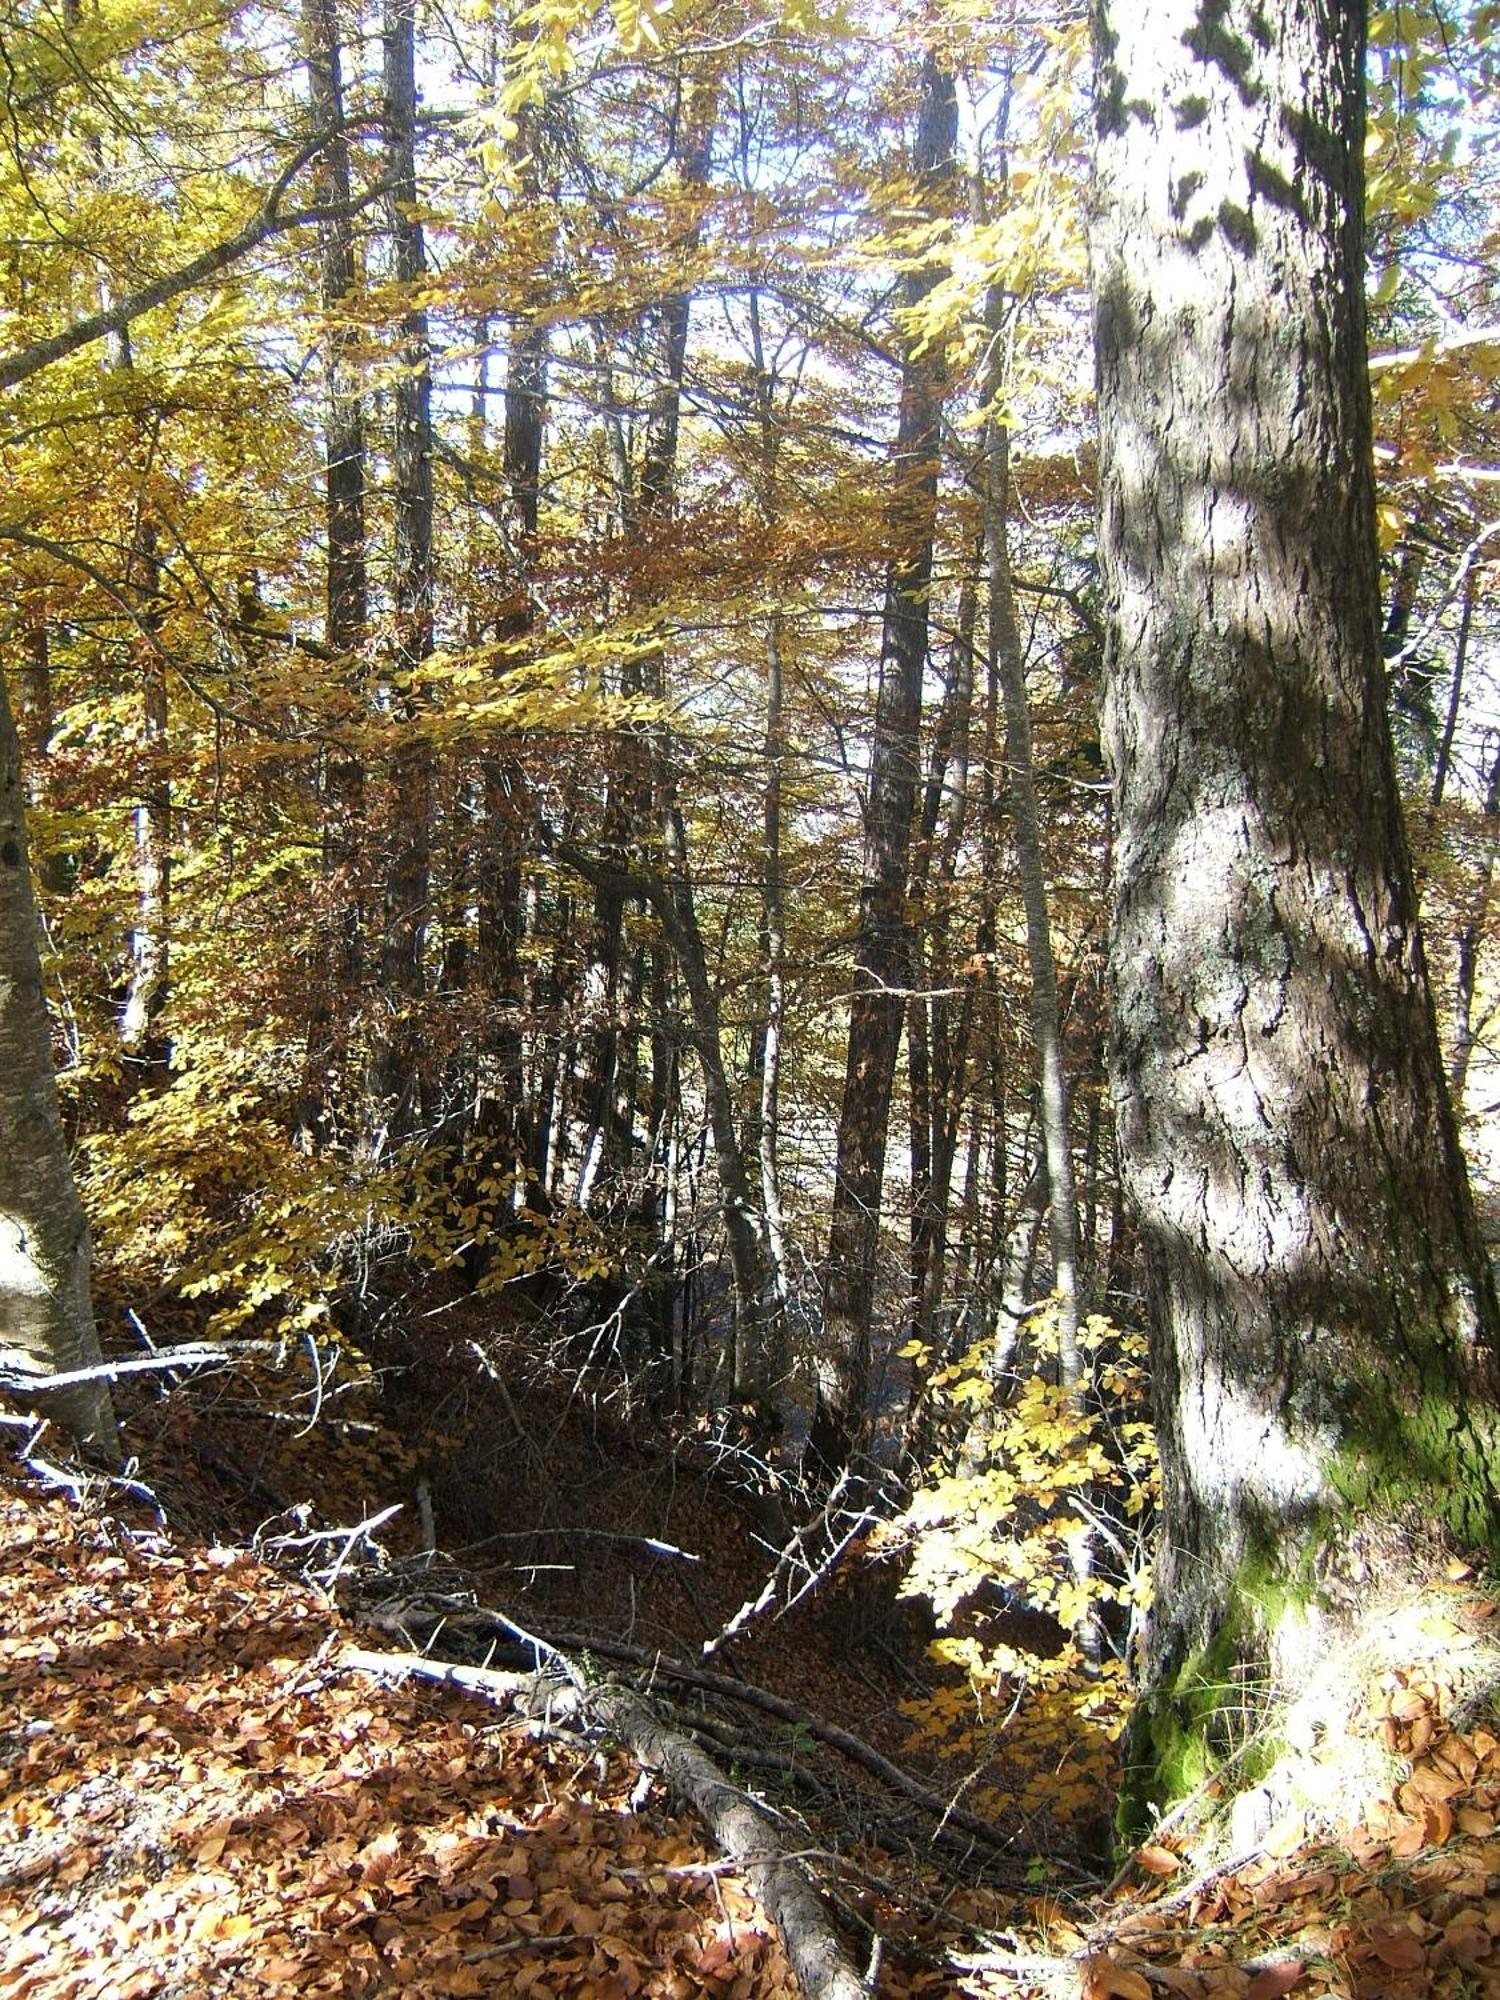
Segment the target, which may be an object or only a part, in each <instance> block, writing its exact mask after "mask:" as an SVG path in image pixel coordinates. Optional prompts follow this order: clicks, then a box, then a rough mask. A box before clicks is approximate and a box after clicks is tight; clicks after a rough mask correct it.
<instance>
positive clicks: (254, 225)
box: [0, 120, 393, 389]
mask: <svg viewBox="0 0 1500 2000" xmlns="http://www.w3.org/2000/svg"><path fill="white" fill-rule="evenodd" d="M360 122H362V123H369V122H371V121H369V120H364V121H360ZM347 129H348V128H347V126H340V127H338V128H337V129H336V130H334V131H329V132H319V133H318V134H317V135H316V136H315V137H314V138H311V139H308V140H306V141H304V143H303V144H302V145H300V146H299V147H298V148H297V150H296V152H295V153H294V154H293V155H292V157H291V159H290V160H288V161H287V163H286V165H285V166H284V167H283V168H282V170H281V172H280V173H279V174H278V175H277V176H276V178H275V180H274V181H273V182H272V183H271V186H270V190H269V191H268V193H267V195H266V198H265V200H264V201H263V202H262V203H261V205H260V208H259V209H258V210H257V212H256V213H255V215H254V216H252V217H251V219H250V221H249V222H247V223H246V224H245V226H244V228H243V229H240V230H237V231H236V232H235V234H234V235H233V236H226V237H225V238H224V239H223V241H222V242H220V243H215V244H212V245H210V247H209V248H208V249H207V250H203V251H200V252H199V254H198V255H197V256H196V257H192V258H189V260H188V262H187V263H186V264H179V265H178V267H177V269H176V270H175V271H164V272H163V273H162V274H161V276H160V277H157V278H152V279H151V280H150V282H149V283H148V284H144V285H141V286H139V287H138V288H137V289H136V290H135V291H133V292H130V293H128V294H127V295H126V296H125V297H124V298H122V299H116V300H114V301H113V302H112V303H111V304H109V305H107V306H103V307H101V308H100V310H99V311H98V312H95V313H88V314H86V315H85V317H84V318H82V319H78V320H74V322H73V324H72V325H71V326H65V327H63V328H62V329H61V331H60V332H58V333H51V334H48V335H47V336H46V337H45V338H44V339H42V340H34V341H32V342H31V343H30V345H29V346H26V347H20V348H17V349H16V351H15V352H14V353H13V354H7V355H4V356H0V389H13V388H15V387H16V385H17V384H18V383H21V382H24V381H26V380H27V379H28V378H29V377H30V376H32V375H37V374H40V372H41V371H42V369H44V368H50V367H51V366H52V364H53V362H55V361H62V360H64V359H66V357H67V356H68V355H70V354H76V353H77V352H78V350H79V348H81V347H89V346H91V345H92V344H93V343H94V341H96V340H103V339H104V338H105V337H106V335H108V334H111V333H119V332H121V331H122V330H123V329H124V328H125V327H127V326H129V325H130V323H131V321H132V320H134V319H138V318H139V317H140V315H141V314H142V313H145V312H150V311H151V310H152V309H153V307H155V306H163V305H166V304H167V302H168V301H169V300H171V299H175V298H178V297H179V296H180V295H181V294H182V293H183V292H190V291H192V290H193V288H194V286H196V285H201V284H202V283H203V282H204V280H205V279H207V278H216V277H217V276H218V275H219V273H220V272H221V271H227V270H228V269H229V268H230V266H231V265H233V264H237V263H238V262H239V261H240V259H241V258H242V257H245V256H248V254H249V253H250V252H251V251H252V250H255V249H258V248H259V246H260V245H261V244H262V243H265V242H267V241H268V240H269V239H270V238H271V237H273V236H280V235H283V234H284V233H285V232H286V231H287V230H289V229H301V228H303V227H305V226H306V225H308V224H310V223H316V222H328V221H332V220H333V219H334V218H335V217H338V216H345V215H357V214H358V213H359V212H360V210H361V209H364V208H367V207H368V206H369V205H370V203H371V202H373V201H378V200H380V199H381V198H382V197H383V196H385V195H387V194H389V193H390V192H391V188H392V186H393V183H392V182H391V181H390V180H389V179H388V178H386V179H382V180H379V181H376V182H375V183H374V185H373V186H371V187H368V188H366V189H365V190H364V191H363V193H361V194H358V195H355V196H353V197H352V198H351V199H350V200H349V201H339V202H320V203H316V204H314V205H313V206H312V207H310V208H299V209H294V210H293V211H292V212H291V213H290V214H283V213H282V209H281V204H282V201H283V199H284V198H285V196H286V192H287V189H288V188H289V187H290V186H291V184H292V182H293V181H294V180H295V179H296V178H297V176H298V174H300V173H301V172H302V170H303V168H304V167H306V166H308V165H309V164H310V162H311V161H313V160H314V159H316V157H317V156H318V154H319V153H321V152H322V150H323V148H324V147H325V146H327V145H329V144H331V142H332V141H333V140H334V139H335V138H337V137H339V136H340V135H341V134H342V133H343V132H344V131H345V130H347Z"/></svg>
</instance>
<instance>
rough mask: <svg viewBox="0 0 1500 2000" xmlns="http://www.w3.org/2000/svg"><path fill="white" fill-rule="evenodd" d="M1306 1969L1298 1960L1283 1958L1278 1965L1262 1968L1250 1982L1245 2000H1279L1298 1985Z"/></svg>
mask: <svg viewBox="0 0 1500 2000" xmlns="http://www.w3.org/2000/svg"><path fill="white" fill-rule="evenodd" d="M1306 1970H1307V1967H1306V1966H1305V1965H1304V1964H1303V1963H1302V1961H1301V1959H1298V1958H1284V1959H1282V1961H1281V1962H1280V1964H1279V1965H1266V1966H1262V1967H1261V1969H1260V1971H1259V1972H1257V1973H1256V1975H1255V1977H1254V1978H1253V1979H1252V1980H1251V1981H1250V1991H1249V1992H1248V1993H1247V1994H1246V1996H1245V2000H1280V1996H1281V1995H1282V1994H1283V1993H1290V1992H1291V1990H1292V1988H1293V1987H1294V1986H1296V1985H1298V1984H1299V1983H1300V1981H1301V1979H1302V1975H1303V1974H1304V1973H1305V1972H1306Z"/></svg>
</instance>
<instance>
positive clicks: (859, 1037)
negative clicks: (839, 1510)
mask: <svg viewBox="0 0 1500 2000" xmlns="http://www.w3.org/2000/svg"><path fill="white" fill-rule="evenodd" d="M957 142H958V101H957V98H956V96H955V94H954V89H953V79H952V77H951V76H949V75H948V74H947V73H946V72H945V71H944V70H942V69H941V68H939V66H938V64H937V62H936V61H935V60H934V59H933V58H932V57H931V56H929V57H928V58H927V60H926V62H925V63H924V64H923V69H922V104H921V110H920V112H919V114H918V121H917V139H916V148H915V159H914V166H915V178H916V182H917V187H918V190H919V192H920V193H921V194H922V195H923V197H924V198H925V203H926V205H927V206H928V207H929V208H930V209H931V210H932V211H933V212H936V211H937V210H938V208H939V205H940V201H941V198H942V194H943V190H944V187H945V185H946V184H947V183H948V182H950V181H951V179H952V176H953V165H954V149H955V147H956V145H957ZM936 276H937V273H936V271H935V270H931V271H928V270H919V271H916V272H913V273H912V274H911V275H910V276H909V277H908V278H907V280H906V282H905V288H904V289H905V298H904V301H903V303H904V304H905V305H907V306H908V307H911V306H915V305H918V304H920V302H921V301H922V299H923V298H924V297H925V296H926V295H927V293H928V292H929V291H930V290H931V289H932V286H933V284H934V282H935V281H936ZM941 369H942V364H941V361H940V359H939V357H938V356H936V355H935V354H933V353H928V354H925V355H922V356H918V355H916V354H912V355H911V357H910V358H909V359H908V360H907V362H906V364H905V366H904V368H903V370H902V378H901V406H900V411H899V414H898V417H897V426H896V452H895V474H896V479H897V482H898V485H897V492H896V499H895V503H894V505H893V507H892V510H891V560H890V564H889V566H888V568H887V572H886V587H885V613H884V624H883V630H882V637H881V650H880V686H879V692H878V695H877V697H876V704H875V728H874V734H873V737H872V741H871V745H870V779H869V787H868V790H867V793H866V798H865V856H864V869H863V880H862V883H861V886H860V904H859V930H858V935H857V937H856V940H855V947H854V964H855V978H856V992H855V997H854V1000H853V1002H852V1004H851V1006H850V1010H849V1055H848V1062H847V1065H846V1069H845V1076H844V1095H843V1101H842V1105H841V1107H840V1111H839V1135H838V1158H837V1165H836V1168H835V1177H834V1191H833V1220H832V1224H831V1226H830V1229H829V1236H828V1274H827V1279H826V1283H825V1288H824V1306H823V1338H822V1342H821V1345H820V1348H819V1352H818V1355H817V1362H816V1373H817V1402H816V1406H815V1408H814V1411H813V1420H812V1428H811V1431H810V1434H809V1438H808V1456H809V1460H810V1462H811V1463H812V1465H813V1466H814V1467H816V1468H819V1469H820V1470H822V1471H824V1472H826V1473H829V1474H833V1473H837V1472H838V1471H840V1470H841V1469H842V1468H843V1466H844V1465H845V1464H846V1463H847V1461H848V1459H849V1455H850V1452H851V1450H852V1448H853V1446H854V1443H855V1440H856V1438H857V1436H858V1433H859V1430H860V1428H861V1426H862V1425H863V1423H864V1420H865V1415H866V1412H865V1401H866V1395H867V1390H868V1378H869V1372H870V1315H871V1312H872V1310H873V1307H874V1301H875V1270H876V1261H877V1251H878V1248H879V1242H880V1199H881V1189H882V1186H883V1184H884V1180H885V1151H886V1141H887V1138H888V1136H889V1130H890V1111H891V1092H892V1086H893V1083H894V1080H895V1074H896V1057H897V1054H898V1052H899V1050H900V1046H901V1022H902V1017H903V1015H904V1014H905V1012H906V998H905V990H904V989H905V987H906V983H907V977H908V973H909V969H910V963H911V959H910V941H909V937H908V934H907V926H906V886H907V884H906V878H907V868H908V863H909V860H910V854H911V834H912V821H913V817H914V814H915V810H916V795H917V785H918V780H919V777H920V765H919V736H920V731H921V720H922V674H923V670H924V668H925V666H926V664H927V600H928V593H929V589H930V587H931V583H932V541H933V529H934V523H935V519H936V510H937V486H938V456H939V443H938V419H939V416H940V414H941V408H942V373H941Z"/></svg>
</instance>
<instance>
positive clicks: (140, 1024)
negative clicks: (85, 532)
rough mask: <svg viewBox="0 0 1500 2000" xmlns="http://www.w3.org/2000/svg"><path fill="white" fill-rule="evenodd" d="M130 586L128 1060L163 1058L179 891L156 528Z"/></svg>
mask: <svg viewBox="0 0 1500 2000" xmlns="http://www.w3.org/2000/svg"><path fill="white" fill-rule="evenodd" d="M132 572H133V574H132V576H131V579H130V589H131V593H132V595H133V596H134V597H135V599H136V602H137V604H138V605H139V612H138V616H139V620H140V636H139V638H138V640H137V642H136V644H135V646H134V647H133V648H132V653H133V657H134V659H135V661H136V664H137V666H138V668H139V671H140V676H141V763H142V782H141V792H142V797H141V800H140V803H139V804H138V805H137V806H136V809H135V815H134V817H135V924H134V927H133V928H132V930H131V933H130V977H129V981H128V983H127V986H126V992H125V1005H124V1008H123V1009H122V1011H121V1015H120V1040H121V1042H122V1044H123V1046H124V1048H125V1051H126V1053H127V1054H128V1055H132V1056H135V1057H136V1058H138V1059H140V1060H149V1061H164V1060H165V1058H166V1056H167V1053H168V1051H167V1047H166V1044H165V1043H164V1042H163V1041H162V1040H161V1038H160V1036H159V1035H158V1034H157V1033H156V1023H157V1018H158V1016H159V1015H160V1013H161V1010H162V1008H163V1007H164V1006H165V1005H166V1001H167V979H168V973H169V969H170V968H169V958H168V954H169V945H168V942H167V923H168V918H169V915H170V906H171V893H172V780H171V776H170V774H169V772H168V769H167V664H166V660H165V658H164V656H163V654H162V649H161V642H160V638H159V636H158V635H159V633H160V630H161V622H162V621H161V563H160V561H159V558H158V551H157V538H156V524H155V523H154V522H153V521H152V520H151V518H150V516H149V515H147V516H146V517H145V518H144V519H143V520H142V521H141V524H140V527H139V530H138V533H137V537H136V549H135V560H134V562H133V563H132Z"/></svg>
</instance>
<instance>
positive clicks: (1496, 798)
mask: <svg viewBox="0 0 1500 2000" xmlns="http://www.w3.org/2000/svg"><path fill="white" fill-rule="evenodd" d="M1484 823H1485V832H1484V861H1483V864H1482V866H1481V869H1480V875H1479V886H1478V889H1477V891H1476V892H1475V896H1474V902H1473V907H1472V909H1471V911H1470V914H1469V916H1468V918H1467V920H1466V921H1465V924H1464V927H1463V929H1462V931H1461V932H1460V933H1459V939H1458V991H1457V994H1456V995H1455V999H1454V1008H1453V1014H1454V1021H1453V1060H1452V1063H1451V1065H1450V1067H1449V1071H1448V1088H1449V1089H1450V1090H1451V1091H1452V1093H1453V1107H1454V1110H1455V1111H1456V1112H1457V1113H1458V1115H1459V1117H1460V1118H1461V1117H1462V1116H1463V1108H1464V1093H1465V1091H1466V1090H1467V1089H1468V1083H1469V1063H1470V1060H1471V1059H1472V1057H1473V1054H1474V1042H1475V1035H1476V1031H1475V1026H1474V1001H1475V994H1476V989H1477V986H1478V981H1479V954H1480V952H1481V950H1482V949H1483V946H1484V936H1485V929H1486V926H1487V924H1488V922H1489V914H1490V897H1491V894H1492V892H1493V889H1494V882H1495V857H1496V853H1497V851H1500V742H1497V743H1496V745H1495V748H1494V751H1493V754H1492V757H1491V762H1490V775H1489V782H1488V784H1487V785H1486V786H1485V792H1484Z"/></svg>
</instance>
